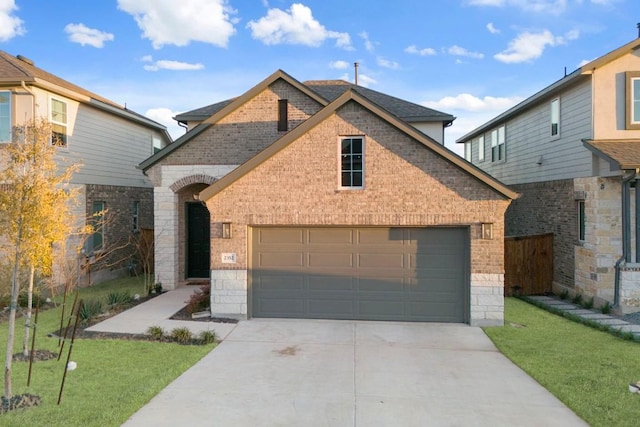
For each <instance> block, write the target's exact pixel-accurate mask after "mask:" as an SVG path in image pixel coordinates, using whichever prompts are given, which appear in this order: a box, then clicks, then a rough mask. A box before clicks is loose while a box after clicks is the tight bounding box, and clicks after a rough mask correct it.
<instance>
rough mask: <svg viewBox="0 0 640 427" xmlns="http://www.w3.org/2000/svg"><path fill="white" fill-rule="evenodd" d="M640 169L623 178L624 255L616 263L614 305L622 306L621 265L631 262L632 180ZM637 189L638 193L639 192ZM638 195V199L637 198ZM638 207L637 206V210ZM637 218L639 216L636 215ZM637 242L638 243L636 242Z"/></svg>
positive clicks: (636, 177)
mask: <svg viewBox="0 0 640 427" xmlns="http://www.w3.org/2000/svg"><path fill="white" fill-rule="evenodd" d="M639 172H640V169H636V170H635V171H633V172H631V173H630V174H629V175H627V176H625V177H623V178H622V256H621V257H620V258H619V259H618V260H617V261H616V265H615V281H614V291H613V292H614V293H613V307H614V308H618V307H619V306H620V266H621V265H622V263H623V262H624V261H626V262H631V213H630V212H629V209H630V205H631V203H630V202H631V200H630V199H631V198H630V193H631V190H630V187H631V186H630V182H631V180H633V179H634V178H635V179H638V173H639ZM637 190H638V189H636V193H637ZM637 197H638V196H637V195H636V200H637ZM637 210H638V207H637V206H636V211H637ZM636 218H637V217H636ZM636 244H637V243H636Z"/></svg>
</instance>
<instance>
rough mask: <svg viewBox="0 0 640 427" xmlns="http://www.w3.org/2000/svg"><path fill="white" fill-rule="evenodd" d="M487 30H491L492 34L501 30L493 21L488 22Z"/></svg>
mask: <svg viewBox="0 0 640 427" xmlns="http://www.w3.org/2000/svg"><path fill="white" fill-rule="evenodd" d="M487 30H489V32H490V33H491V34H499V33H500V30H499V29H497V28H496V26H495V25H493V22H489V23H488V24H487Z"/></svg>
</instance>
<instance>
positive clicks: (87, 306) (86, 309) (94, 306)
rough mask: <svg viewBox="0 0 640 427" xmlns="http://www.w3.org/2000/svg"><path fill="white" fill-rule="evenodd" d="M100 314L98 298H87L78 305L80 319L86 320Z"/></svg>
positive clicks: (100, 307) (100, 302)
mask: <svg viewBox="0 0 640 427" xmlns="http://www.w3.org/2000/svg"><path fill="white" fill-rule="evenodd" d="M100 314H102V301H100V300H88V301H83V302H82V306H80V312H79V316H80V320H82V321H85V322H86V321H87V320H90V319H93V318H94V317H96V316H98V315H100Z"/></svg>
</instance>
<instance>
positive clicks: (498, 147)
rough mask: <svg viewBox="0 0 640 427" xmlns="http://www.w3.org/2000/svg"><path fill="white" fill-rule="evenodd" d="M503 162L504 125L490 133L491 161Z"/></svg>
mask: <svg viewBox="0 0 640 427" xmlns="http://www.w3.org/2000/svg"><path fill="white" fill-rule="evenodd" d="M504 160H505V129H504V125H502V126H500V127H499V128H497V129H494V130H492V131H491V161H492V162H501V161H504Z"/></svg>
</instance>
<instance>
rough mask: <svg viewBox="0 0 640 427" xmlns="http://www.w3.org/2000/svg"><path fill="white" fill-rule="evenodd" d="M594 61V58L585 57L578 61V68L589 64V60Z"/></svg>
mask: <svg viewBox="0 0 640 427" xmlns="http://www.w3.org/2000/svg"><path fill="white" fill-rule="evenodd" d="M591 61H593V59H583V60H582V61H580V62H579V63H578V68H580V67H584V66H585V65H587V64H588V63H589V62H591Z"/></svg>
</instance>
